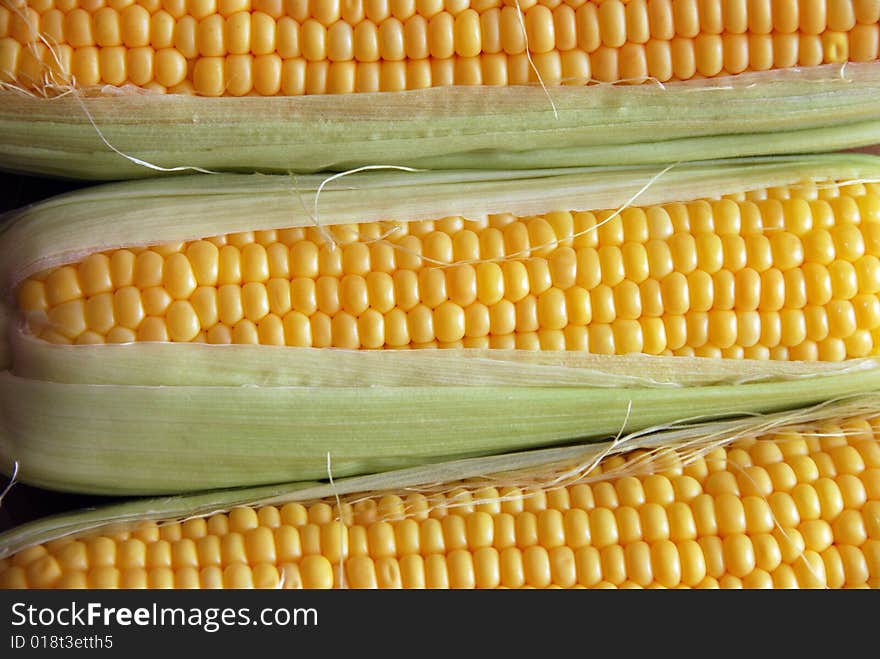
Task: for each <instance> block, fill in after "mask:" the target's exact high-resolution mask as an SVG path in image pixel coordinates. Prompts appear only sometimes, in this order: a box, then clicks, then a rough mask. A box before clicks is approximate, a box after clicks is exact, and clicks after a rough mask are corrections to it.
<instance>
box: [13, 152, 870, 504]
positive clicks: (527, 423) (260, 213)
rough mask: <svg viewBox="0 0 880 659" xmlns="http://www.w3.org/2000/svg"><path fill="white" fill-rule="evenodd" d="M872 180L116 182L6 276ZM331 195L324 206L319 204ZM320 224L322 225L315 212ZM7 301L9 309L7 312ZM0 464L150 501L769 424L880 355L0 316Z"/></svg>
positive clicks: (854, 384)
mask: <svg viewBox="0 0 880 659" xmlns="http://www.w3.org/2000/svg"><path fill="white" fill-rule="evenodd" d="M842 179H844V180H878V179H880V159H877V158H875V157H870V156H856V155H836V156H811V157H804V158H773V159H764V158H756V159H746V160H742V161H735V162H708V163H692V164H682V165H679V166H676V167H672V168H668V167H659V168H658V167H656V166H653V167H649V166H643V167H638V168H617V167H604V168H597V169H574V170H542V171H538V172H528V173H518V172H486V173H480V172H407V173H404V172H389V171H367V172H361V173H359V174H353V175H351V176H346V177H343V178H339V179H336V180H333V181H330V182H329V183H327V184H326V185H324V187H323V188H322V185H323V184H324V183H326V181H325V178H323V177H314V176H311V177H309V176H306V177H293V178H291V177H287V176H265V175H250V176H240V175H239V176H236V175H206V176H200V177H196V176H192V177H184V178H176V179H170V180H161V181H160V180H151V181H139V182H130V183H125V184H113V185H108V186H102V187H98V188H93V189H91V190H85V191H80V192H76V193H71V194H68V195H64V196H62V197H58V198H56V199H54V200H50V201H48V202H45V203H42V204H39V205H36V206H33V207H31V208H27V209H24V210H22V211H21V212H19V213H18V214H16V216H15V217H13V218H11V220H12V221H11V224H10V225H9V226H8V227H7V228H6V230H5V231H4V233H3V234H2V235H3V240H4V243H5V244H7V245H15V246H16V247H15V249H7V250H4V251H3V254H2V257H0V282H3V285H4V287H5V288H6V293H7V294H6V296H5V297H6V299H7V300H11V299H12V295H11V291H12V290H13V288H14V286H15V284H16V283H17V282H18V281H20V280H21V279H22V277H25V276H27V274H29V273H32V272H35V271H38V270H42V269H44V268H48V267H52V266H54V265H59V264H61V263H64V262H70V261H75V260H77V259H78V258H79V257H81V256H83V255H84V254H85V253H87V252H89V251H95V250H105V249H110V248H115V247H120V246H124V245H143V244H153V243H163V242H172V241H180V240H186V239H192V238H198V237H202V236H205V235H215V234H219V233H227V232H234V231H243V230H251V229H266V228H277V227H283V226H307V225H309V224H312V223H314V222H315V221H316V220H317V221H319V222H320V223H321V224H336V223H348V222H367V221H377V220H392V221H397V220H409V219H423V218H437V217H444V216H449V215H463V216H465V217H471V218H474V217H481V216H483V215H485V214H486V213H492V212H512V213H516V214H519V215H529V214H535V213H543V212H546V211H549V210H554V209H560V208H562V209H575V208H594V209H600V208H616V207H620V206H622V205H625V204H627V203H630V202H633V201H635V203H638V204H640V205H641V204H655V203H664V202H671V201H685V200H689V199H694V198H698V197H705V196H717V195H720V194H727V193H733V192H739V191H744V190H750V189H755V188H759V187H765V186H783V185H796V184H798V183H801V182H809V183H810V184H816V183H818V184H820V185H821V184H822V183H823V182H826V181H832V180H842ZM318 190H322V191H321V193H320V196H319V197H318V198H317V199H316V195H317V191H318ZM316 209H317V212H316ZM7 303H8V304H11V302H7ZM7 319H8V330H9V336H10V338H9V344H8V345H9V349H8V351H7V352H8V353H9V364H8V371H7V372H5V373H3V374H2V375H0V461H2V464H3V467H4V469H5V470H6V472H7V473H9V472H10V471H11V470H12V466H13V464H14V463H15V462H17V463H18V466H19V479H20V480H22V481H23V482H27V483H32V484H36V485H40V486H43V487H47V488H53V489H60V490H68V491H77V492H92V493H107V494H160V493H176V492H183V491H192V490H202V489H213V488H219V487H234V486H245V485H260V484H270V483H278V482H287V481H299V480H308V479H315V478H322V477H323V476H324V475H326V461H327V455H328V453H329V454H330V455H331V456H332V460H333V465H334V474H335V475H338V476H340V477H344V476H353V475H357V474H365V473H373V472H380V471H386V470H389V469H397V468H402V467H411V466H415V465H422V464H428V463H437V462H441V461H444V460H449V459H455V458H461V457H465V456H478V455H489V454H501V453H506V452H509V451H514V450H526V449H532V448H538V447H546V446H551V445H555V444H564V443H571V442H573V441H579V440H584V439H602V438H607V437H608V436H614V435H616V434H617V433H618V432H620V431H621V430H624V431H636V430H640V429H644V428H647V427H652V426H657V425H663V424H668V423H671V422H674V421H680V420H682V419H685V418H686V419H693V420H708V419H718V418H723V417H732V416H740V415H748V414H754V413H766V412H774V411H779V410H784V409H789V408H797V407H801V406H803V405H808V404H813V403H818V402H820V401H822V400H825V399H827V398H829V397H833V396H845V395H851V394H856V393H860V392H867V391H872V390H878V389H880V363H878V361H877V360H875V359H860V360H852V361H849V362H846V363H843V364H815V363H814V364H806V363H796V362H793V363H758V362H751V361H738V362H723V361H721V360H712V359H702V358H692V359H689V358H682V357H675V358H657V357H648V356H644V355H629V356H624V357H605V356H599V355H578V354H569V353H552V352H548V353H540V354H532V353H528V352H520V351H493V350H441V351H430V350H414V351H381V352H370V351H360V352H355V351H345V350H334V349H322V350H318V349H305V348H303V349H299V348H285V347H273V346H209V345H198V344H133V345H101V346H53V345H51V344H48V343H46V342H43V341H38V340H35V339H34V338H33V337H30V336H27V335H25V334H23V333H22V331H21V328H20V326H19V320H18V319H17V318H16V317H15V316H13V315H12V314H11V312H10V311H9V310H7Z"/></svg>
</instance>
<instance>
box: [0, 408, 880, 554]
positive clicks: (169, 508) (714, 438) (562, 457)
mask: <svg viewBox="0 0 880 659" xmlns="http://www.w3.org/2000/svg"><path fill="white" fill-rule="evenodd" d="M877 416H880V395H878V394H863V395H856V396H849V397H844V398H841V399H836V400H830V401H826V402H823V403H821V404H818V405H815V406H811V407H804V408H799V409H794V410H789V411H786V412H777V413H773V414H765V415H758V416H752V417H746V418H741V419H736V420H730V421H718V422H708V423H700V424H687V423H679V424H674V425H670V426H669V427H657V428H648V429H646V430H644V431H641V432H633V433H625V434H621V435H620V436H618V437H616V438H615V439H612V440H608V441H603V442H591V443H576V444H574V445H571V446H565V447H557V448H549V449H541V450H532V451H523V452H510V453H506V454H503V455H497V456H487V457H480V458H469V459H460V460H452V461H448V462H441V463H436V464H431V465H427V466H418V467H411V468H407V469H397V470H391V471H387V472H384V473H379V474H371V475H366V476H356V477H349V478H338V477H336V463H335V462H328V463H327V465H326V466H327V471H326V473H325V475H324V477H323V479H322V480H321V481H309V482H294V483H283V484H278V485H270V486H263V487H255V488H238V489H227V490H217V491H211V492H203V493H198V494H187V495H181V496H169V497H159V498H151V499H135V500H129V501H125V502H122V503H115V504H110V505H104V506H101V507H98V508H92V509H87V510H78V511H73V512H69V513H64V514H60V515H55V516H51V517H46V518H42V519H38V520H35V521H32V522H29V523H26V524H23V525H21V526H19V527H17V528H14V529H11V530H9V531H7V532H5V533H0V560H3V559H5V558H8V557H9V556H11V555H13V554H15V553H16V552H19V551H21V550H23V549H26V548H28V547H31V546H34V545H37V544H41V543H46V542H50V541H52V540H56V539H58V538H64V537H67V536H73V535H76V536H79V537H82V536H85V537H90V536H93V535H100V534H105V535H111V536H112V535H113V534H116V533H120V532H125V531H128V530H131V529H133V528H135V527H136V526H137V525H138V524H139V523H142V522H145V521H156V522H160V523H161V522H169V523H170V522H175V521H178V520H183V519H192V518H197V517H208V516H210V515H213V514H217V513H223V512H228V511H229V510H231V509H232V508H234V507H238V506H254V507H259V506H269V505H274V506H282V505H284V504H286V503H290V502H301V503H306V504H308V503H310V502H314V501H318V500H325V501H327V502H328V503H330V505H331V506H332V507H333V508H334V509H335V512H336V513H337V514H338V512H339V511H338V508H337V506H338V505H339V503H343V502H346V503H347V502H351V501H361V500H364V499H368V498H378V497H379V496H381V495H383V494H396V495H398V496H401V497H404V496H406V495H407V494H410V493H416V492H420V493H424V494H426V495H430V494H433V493H449V492H453V491H461V490H472V491H473V490H479V489H480V488H483V487H497V488H501V487H519V488H547V489H553V488H556V487H567V486H571V485H574V484H577V483H596V482H601V481H603V480H609V479H613V478H619V477H622V476H633V475H646V474H651V473H655V472H656V471H662V469H663V465H664V464H667V465H668V464H670V462H672V461H674V460H673V458H674V459H675V460H677V461H679V463H680V464H682V465H687V464H688V463H689V462H690V461H692V460H694V459H696V458H699V457H701V456H703V455H705V454H706V452H708V451H710V450H712V449H715V448H718V447H721V446H726V445H728V444H730V443H732V442H734V441H736V440H738V439H743V438H752V437H765V438H772V437H773V436H774V435H778V436H779V437H785V436H786V433H788V432H790V431H794V432H801V433H807V434H809V433H811V432H821V424H822V423H823V422H826V421H831V422H832V423H833V422H840V421H843V420H845V419H847V418H851V417H865V418H869V419H873V418H876V417H877ZM771 441H772V440H771ZM637 450H638V451H642V452H644V455H643V457H642V458H641V459H639V460H637V461H631V462H629V463H628V464H627V465H625V466H624V467H623V468H619V469H607V468H606V469H596V467H597V466H601V467H605V465H606V463H605V460H606V459H607V458H609V457H612V456H615V455H618V454H621V453H625V452H629V451H637ZM328 476H329V477H331V478H328Z"/></svg>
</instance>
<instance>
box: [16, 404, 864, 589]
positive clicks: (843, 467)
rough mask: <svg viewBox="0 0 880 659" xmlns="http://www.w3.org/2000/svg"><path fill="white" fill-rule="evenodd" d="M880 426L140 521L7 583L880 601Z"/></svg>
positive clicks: (37, 554)
mask: <svg viewBox="0 0 880 659" xmlns="http://www.w3.org/2000/svg"><path fill="white" fill-rule="evenodd" d="M878 431H880V423H878V420H877V419H876V418H874V419H863V418H858V419H847V420H840V421H836V422H827V423H822V424H818V425H816V426H814V427H813V428H811V429H809V430H801V431H800V432H798V431H785V432H779V433H776V434H774V435H769V436H764V437H762V438H760V439H754V438H747V439H743V440H739V441H737V442H736V443H734V444H731V445H729V446H728V447H726V448H718V449H715V450H712V451H710V452H708V453H706V454H705V455H703V456H702V457H699V458H696V459H690V460H686V461H684V462H683V461H681V460H680V459H679V458H678V457H677V456H676V455H675V453H674V452H672V451H669V450H666V451H665V452H664V453H665V454H664V455H662V456H661V455H657V456H655V461H654V463H653V464H654V466H655V467H656V468H657V469H658V470H657V471H655V472H654V473H650V474H645V473H643V472H645V471H646V469H644V467H643V468H642V469H641V470H633V469H632V466H633V465H634V464H640V465H644V457H645V454H644V452H636V453H633V454H629V455H626V456H615V457H613V458H610V459H606V460H605V461H603V462H602V463H601V465H600V466H599V467H598V468H597V469H596V470H595V471H594V472H592V473H591V475H590V478H589V480H588V481H587V482H582V483H579V484H575V485H570V486H568V487H556V488H554V489H552V490H541V489H534V488H532V489H528V488H527V489H520V488H516V487H493V486H491V485H482V486H469V487H465V486H462V487H460V488H458V489H455V490H452V491H450V492H447V493H445V494H428V495H425V494H419V493H410V494H407V495H404V496H398V495H395V494H386V495H384V496H379V495H377V496H373V497H369V498H365V499H360V500H353V501H348V502H345V503H343V504H342V505H341V508H340V507H339V506H338V505H337V502H336V501H335V500H332V501H326V502H318V503H314V504H311V505H303V504H299V503H291V504H287V505H284V506H282V507H275V506H264V507H261V508H258V509H255V508H237V509H234V510H232V511H231V512H230V513H229V514H216V515H213V516H212V517H210V518H207V519H189V520H187V521H184V522H178V523H170V524H163V525H157V524H155V523H143V524H141V525H140V526H139V527H137V528H135V529H133V530H131V531H128V532H121V533H116V534H111V535H106V536H100V535H99V536H92V537H86V538H80V539H63V540H58V541H54V542H51V543H48V544H47V545H45V546H42V545H41V546H37V547H33V548H30V549H26V550H24V551H22V552H20V553H18V554H17V555H15V556H13V557H12V558H11V559H8V560H6V561H5V562H4V563H3V564H0V585H2V586H6V587H10V586H12V587H16V586H18V587H95V588H98V587H102V588H103V587H123V588H125V587H177V588H180V587H195V588H199V587H201V588H216V587H227V588H229V587H232V588H242V587H247V588H249V587H258V588H259V587H265V588H273V587H277V586H279V585H281V586H283V587H284V588H331V587H340V586H345V587H350V588H377V587H378V588H400V587H402V588H421V587H428V588H474V587H476V588H497V587H507V588H522V587H536V588H545V587H563V588H572V587H587V588H600V587H667V588H672V587H696V588H707V587H713V588H717V587H722V588H743V587H745V588H783V587H801V588H805V587H810V588H815V587H829V588H853V587H866V586H867V587H874V588H876V587H880V443H878V439H877V432H878ZM621 469H624V470H626V469H629V470H630V471H631V472H632V473H633V474H634V475H624V476H620V475H619V474H620V473H621V472H620V470H621ZM660 469H663V470H662V471H660ZM615 474H618V475H615ZM340 520H341V522H340Z"/></svg>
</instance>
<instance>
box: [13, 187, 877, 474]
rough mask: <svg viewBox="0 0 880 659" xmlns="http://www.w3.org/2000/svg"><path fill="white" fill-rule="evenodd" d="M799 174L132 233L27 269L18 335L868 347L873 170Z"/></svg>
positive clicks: (652, 349)
mask: <svg viewBox="0 0 880 659" xmlns="http://www.w3.org/2000/svg"><path fill="white" fill-rule="evenodd" d="M811 189H812V187H811V186H809V185H806V184H805V185H796V186H792V187H791V188H774V189H773V190H772V191H767V190H755V191H750V192H749V193H748V194H747V195H745V197H747V198H743V199H742V200H741V201H734V200H733V199H725V200H723V203H721V202H718V201H715V200H695V201H692V202H687V203H672V204H666V205H663V206H654V207H645V208H640V207H632V208H628V209H626V212H624V213H621V214H619V215H616V214H615V213H614V211H612V210H608V209H605V210H602V209H599V210H596V211H555V212H550V213H547V214H546V215H544V216H530V217H515V216H512V215H493V216H490V217H489V218H488V221H484V222H471V221H465V219H464V218H460V217H450V218H442V219H439V220H437V221H434V222H431V221H428V222H414V223H408V224H407V223H402V224H394V225H392V224H390V223H383V222H379V223H365V224H360V225H358V224H352V225H345V226H340V227H330V229H329V230H328V231H327V232H320V231H314V230H303V229H282V230H277V231H262V232H258V234H259V240H255V234H254V233H252V232H247V233H244V234H235V235H229V236H212V237H206V238H205V239H203V240H195V241H191V242H188V243H179V244H174V245H165V246H161V247H155V246H154V247H150V248H146V249H144V248H139V247H138V246H131V247H130V248H127V249H117V250H112V251H109V252H105V253H98V254H92V255H89V256H87V257H86V258H85V259H84V260H83V261H81V262H79V263H72V264H66V265H62V266H60V267H57V268H54V269H52V270H50V271H48V272H44V273H42V274H40V275H38V276H34V277H31V278H30V279H27V280H25V281H23V282H21V284H20V285H19V286H18V291H17V292H18V304H19V308H20V310H21V312H22V314H23V316H24V318H25V320H26V325H27V331H29V332H30V333H31V334H33V335H35V336H38V337H42V338H43V339H44V340H47V341H55V342H62V343H66V342H70V343H76V344H87V343H88V344H94V343H110V342H120V341H121V342H124V341H131V340H139V341H176V342H189V341H195V342H208V343H229V342H232V343H264V344H272V345H288V346H302V347H330V346H333V347H339V348H348V349H381V348H385V349H390V348H404V347H419V346H422V345H431V344H432V343H433V342H437V345H438V346H440V347H441V348H442V347H453V346H457V345H459V342H463V345H466V346H467V347H477V346H488V347H490V348H520V349H543V350H580V351H588V352H593V353H600V354H601V353H608V354H613V353H616V354H626V353H638V352H642V353H647V354H676V355H688V354H696V355H701V356H721V357H725V358H743V357H748V358H757V359H797V360H822V361H840V360H843V359H847V358H853V357H864V356H870V355H876V354H878V352H880V347H878V345H877V341H878V339H880V241H875V240H869V239H866V236H868V237H870V236H871V235H873V234H872V229H871V227H873V226H875V224H876V221H875V220H877V219H880V216H875V215H871V214H870V213H867V214H864V213H862V211H860V210H859V209H862V208H873V207H874V206H878V205H880V198H878V196H877V188H876V186H863V185H862V186H853V185H849V186H847V185H833V186H830V187H827V188H825V189H824V190H825V194H826V196H829V198H830V199H831V201H833V203H826V202H825V201H824V200H822V203H821V204H819V203H818V201H816V202H815V203H814V204H813V205H811V203H808V202H807V200H806V199H805V197H808V196H809V195H810V190H811ZM832 192H833V193H834V194H833V195H831V193H832ZM771 193H772V197H771V196H770V195H771ZM780 198H781V199H783V201H784V202H785V203H783V201H780ZM755 200H757V201H755ZM795 201H802V202H803V203H801V204H797V203H793V202H795ZM788 202H791V203H788ZM805 214H808V215H809V217H805ZM863 214H864V217H862V215H863ZM600 223H601V224H600ZM783 227H784V228H785V230H778V229H780V228H783ZM395 228H396V229H395ZM401 228H402V229H403V230H400V229H401ZM328 237H332V239H333V241H332V242H331V241H330V240H329V238H328ZM829 459H830V460H831V463H833V464H837V463H839V464H840V465H842V466H841V468H842V469H848V468H850V467H849V466H848V465H849V459H848V458H847V457H846V456H844V455H842V454H841V455H838V456H836V457H834V458H829Z"/></svg>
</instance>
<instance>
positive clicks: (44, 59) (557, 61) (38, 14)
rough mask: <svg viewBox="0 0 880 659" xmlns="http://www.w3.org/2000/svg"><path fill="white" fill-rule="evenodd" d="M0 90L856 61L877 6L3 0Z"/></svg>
mask: <svg viewBox="0 0 880 659" xmlns="http://www.w3.org/2000/svg"><path fill="white" fill-rule="evenodd" d="M6 4H7V6H4V7H2V8H0V81H3V82H6V83H9V84H17V85H20V86H21V87H23V88H25V89H29V90H40V89H43V88H45V87H47V86H52V85H66V84H70V83H74V84H75V85H77V86H79V87H83V88H85V87H89V86H96V85H102V84H103V85H113V86H122V85H125V84H129V85H134V86H136V87H139V88H144V89H147V90H150V91H152V92H158V93H166V92H167V93H171V94H181V93H182V94H187V93H190V94H191V93H195V94H199V95H201V96H221V95H232V96H243V95H246V94H251V93H255V94H257V95H261V96H274V95H276V94H283V95H288V96H295V95H302V94H323V93H330V94H339V93H351V92H356V91H357V92H377V91H403V90H406V89H421V88H424V87H431V86H446V85H453V84H455V85H480V84H485V85H507V84H511V85H521V84H527V83H530V82H531V83H534V82H537V81H539V80H540V81H543V82H544V83H545V84H558V83H560V82H564V83H566V84H574V85H582V84H584V83H586V82H589V81H591V80H595V81H599V82H618V81H621V80H623V81H633V82H640V81H643V80H645V79H653V80H656V81H659V82H663V83H665V82H669V81H673V80H690V79H692V78H695V77H699V78H704V77H705V78H712V77H716V76H720V75H736V74H739V73H742V72H744V71H767V70H776V69H784V68H790V67H795V66H798V67H811V66H818V65H821V64H823V63H825V64H829V63H838V64H839V63H844V62H870V61H874V60H876V59H877V58H878V48H880V5H878V3H877V1H876V0H856V1H855V2H853V1H852V0H832V1H831V2H826V0H816V1H813V2H808V3H803V2H798V0H776V1H774V2H771V0H759V1H756V2H748V3H747V2H745V0H734V1H731V2H722V0H701V1H699V2H698V0H674V1H673V0H647V1H646V0H628V1H621V0H604V1H601V2H598V1H585V0H569V1H567V2H564V3H563V2H560V1H559V0H542V1H541V2H537V1H536V0H505V2H502V1H501V0H475V1H474V2H470V1H469V0H455V1H454V2H442V1H441V0H424V1H422V2H415V1H414V0H401V1H399V2H388V1H387V0H379V1H371V2H340V1H339V0H312V1H311V2H308V1H305V0H293V1H289V2H284V3H282V2H280V1H279V0H255V1H251V0H229V1H226V2H219V3H218V2H216V1H214V0H205V1H202V2H196V3H187V2H184V1H183V0H172V1H167V2H159V1H158V0H142V1H139V2H132V1H129V0H115V1H111V2H109V3H106V2H104V1H103V0H86V1H85V2H74V1H64V0H62V1H61V2H52V1H47V0H25V1H24V2H22V1H21V0H15V1H13V0H7V3H6Z"/></svg>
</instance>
